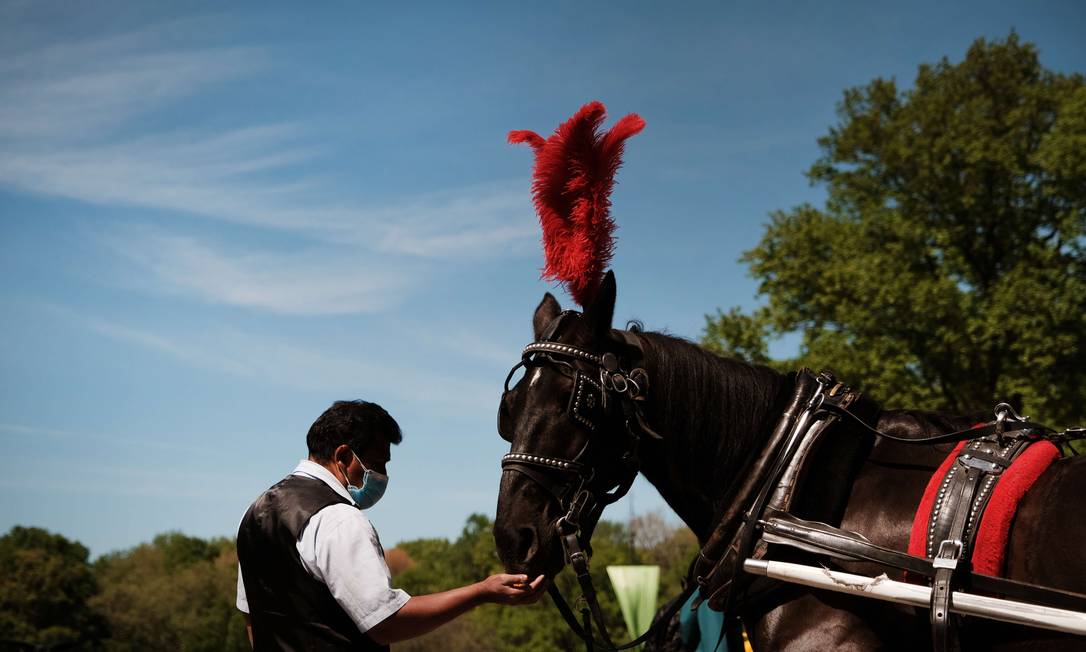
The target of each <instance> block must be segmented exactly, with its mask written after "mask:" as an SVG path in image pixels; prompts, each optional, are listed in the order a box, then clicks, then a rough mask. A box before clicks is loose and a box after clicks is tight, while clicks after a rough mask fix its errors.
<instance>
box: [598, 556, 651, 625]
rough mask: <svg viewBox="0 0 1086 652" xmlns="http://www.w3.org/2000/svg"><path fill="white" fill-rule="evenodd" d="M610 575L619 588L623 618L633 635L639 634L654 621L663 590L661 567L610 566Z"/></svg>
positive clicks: (617, 591) (608, 571)
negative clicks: (658, 596)
mask: <svg viewBox="0 0 1086 652" xmlns="http://www.w3.org/2000/svg"><path fill="white" fill-rule="evenodd" d="M607 576H608V577H610V578H611V585H612V586H614V587H615V596H616V597H617V598H618V606H619V607H620V608H621V609H622V618H623V620H625V621H626V627H627V628H628V629H629V630H630V636H631V637H634V636H638V635H640V634H641V633H642V632H644V631H645V630H646V629H648V628H649V625H651V624H652V617H653V616H654V615H655V614H656V595H657V594H658V593H659V591H660V567H659V566H608V567H607Z"/></svg>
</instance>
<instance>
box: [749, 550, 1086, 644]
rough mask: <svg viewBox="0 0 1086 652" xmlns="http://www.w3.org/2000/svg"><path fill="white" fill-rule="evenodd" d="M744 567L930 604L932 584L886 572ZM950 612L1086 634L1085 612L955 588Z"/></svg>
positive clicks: (761, 563)
mask: <svg viewBox="0 0 1086 652" xmlns="http://www.w3.org/2000/svg"><path fill="white" fill-rule="evenodd" d="M743 569H744V570H745V571H747V572H748V573H751V574H753V575H764V576H766V577H772V578H774V579H778V580H781V581H784V582H790V583H792V584H803V585H804V586H811V587H814V588H818V589H827V590H829V591H836V592H838V593H848V594H851V595H858V596H862V597H867V598H872V599H875V600H885V601H887V602H897V603H899V604H907V605H912V606H914V607H923V608H925V609H927V608H928V606H929V605H930V604H931V589H930V588H929V587H926V586H918V585H916V584H906V583H905V582H897V581H894V580H892V579H890V578H888V577H887V576H886V575H880V576H879V577H867V576H865V575H853V574H852V573H843V572H840V571H832V570H829V569H827V568H822V567H816V566H805V565H803V564H791V563H788V562H780V561H766V560H762V559H748V560H746V561H745V562H743ZM950 611H952V612H954V613H959V614H962V615H965V616H976V617H979V618H989V619H991V620H1001V621H1003V622H1008V623H1014V624H1017V625H1028V626H1031V627H1040V628H1042V629H1053V630H1056V631H1058V632H1066V633H1068V634H1079V635H1086V613H1082V612H1078V611H1069V610H1067V609H1057V608H1055V607H1043V606H1039V605H1035V604H1029V603H1027V602H1015V601H1013V600H1001V599H999V598H990V597H988V596H984V595H973V594H971V593H962V592H961V591H955V592H954V594H953V595H952V596H951V598H950Z"/></svg>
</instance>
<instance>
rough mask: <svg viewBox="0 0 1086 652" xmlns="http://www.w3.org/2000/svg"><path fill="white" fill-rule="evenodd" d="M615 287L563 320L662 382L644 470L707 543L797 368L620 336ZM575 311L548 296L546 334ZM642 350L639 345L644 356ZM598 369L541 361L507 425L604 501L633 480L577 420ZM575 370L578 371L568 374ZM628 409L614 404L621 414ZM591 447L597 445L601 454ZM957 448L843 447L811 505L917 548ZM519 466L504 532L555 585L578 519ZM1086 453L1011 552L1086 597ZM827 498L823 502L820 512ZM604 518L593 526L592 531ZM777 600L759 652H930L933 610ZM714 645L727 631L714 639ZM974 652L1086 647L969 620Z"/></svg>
mask: <svg viewBox="0 0 1086 652" xmlns="http://www.w3.org/2000/svg"><path fill="white" fill-rule="evenodd" d="M614 303H615V281H614V276H613V275H612V274H610V273H608V275H607V276H606V278H605V279H604V281H603V284H602V286H601V288H600V290H599V292H598V294H597V296H596V298H595V300H594V301H593V302H592V304H591V305H590V306H588V307H587V308H586V309H585V310H584V312H583V313H579V314H577V315H575V318H573V319H563V320H562V321H563V327H562V329H561V332H560V333H559V334H558V335H557V337H556V338H555V341H556V342H557V343H564V344H569V345H572V346H574V347H577V348H578V349H582V350H587V351H593V352H595V353H597V354H603V353H605V352H610V353H612V354H614V355H615V356H617V358H618V359H620V360H628V358H629V356H631V355H635V354H637V355H641V356H643V357H642V359H640V360H636V361H632V362H631V364H630V366H633V365H634V364H636V365H637V366H640V367H643V368H644V369H645V370H646V371H647V372H648V374H647V376H648V379H650V380H651V388H650V389H649V391H648V392H647V401H646V402H645V405H644V416H645V417H646V420H647V422H648V424H647V425H648V426H649V427H650V428H651V429H652V430H653V431H655V432H657V433H659V434H660V435H661V437H660V438H659V439H655V438H644V440H643V441H642V442H641V450H640V456H639V457H640V460H641V461H640V471H641V473H642V474H643V475H644V476H645V477H646V478H647V479H648V480H649V482H651V483H652V484H653V485H654V486H655V487H656V488H657V490H659V492H660V494H661V496H663V498H664V500H666V501H667V503H668V505H669V506H670V507H671V508H672V509H673V510H674V511H675V513H676V514H677V515H678V516H679V517H680V518H681V519H682V520H683V521H684V522H685V523H686V524H687V525H688V526H689V527H690V529H691V530H693V532H694V533H695V534H696V535H697V536H698V538H699V540H700V541H701V542H702V543H704V542H705V540H706V538H707V537H708V536H709V534H710V533H711V530H712V528H713V527H714V525H715V519H716V518H717V517H718V516H719V515H720V514H721V513H722V511H723V510H724V509H725V507H727V504H726V503H727V501H728V494H729V490H730V489H731V488H733V487H734V485H735V483H736V482H737V480H738V478H739V477H740V474H741V473H742V470H743V466H744V463H745V462H746V461H747V460H749V459H750V458H751V457H752V454H753V453H754V452H756V451H758V450H759V447H762V446H764V442H765V441H766V439H767V438H768V437H769V435H770V433H771V431H772V429H773V427H774V425H775V424H776V422H777V420H778V418H779V417H780V414H781V411H782V408H783V403H784V402H785V401H787V400H788V398H789V397H790V396H791V395H792V389H793V385H794V383H795V375H794V374H780V373H777V372H776V371H773V370H772V369H769V368H767V367H763V366H757V365H750V364H746V363H743V362H740V361H737V360H732V359H727V358H722V357H718V356H715V355H713V354H710V353H708V352H706V351H705V350H703V349H701V348H699V347H698V346H696V345H694V344H691V343H690V342H687V341H684V340H681V339H677V338H674V337H670V336H668V335H664V334H660V333H653V332H641V331H640V330H635V331H634V332H630V331H622V332H620V331H616V330H613V329H612V327H611V321H612V317H613V312H614ZM560 314H561V308H560V307H559V305H558V302H557V301H556V300H555V299H554V297H553V296H551V295H550V294H549V293H548V294H546V295H545V296H544V297H543V300H542V302H541V303H540V304H539V306H538V308H536V311H535V316H534V318H533V327H534V331H535V338H536V339H537V340H539V339H541V338H542V337H543V336H544V334H545V332H546V331H547V330H548V328H551V327H553V324H554V323H555V321H556V320H558V319H559V315H560ZM631 341H633V342H635V343H636V345H637V347H636V349H640V351H636V349H635V348H632V347H631ZM589 366H590V365H588V364H586V363H584V362H579V361H573V362H571V363H568V364H564V365H551V364H546V365H539V366H534V367H529V368H528V370H527V372H526V375H525V376H524V377H523V378H522V379H521V380H520V381H519V382H518V383H517V384H516V385H515V386H514V387H513V388H511V390H510V391H508V392H507V393H506V394H505V396H503V399H502V404H501V407H500V410H499V429H500V430H501V429H504V430H505V431H507V432H504V433H503V434H505V435H506V436H507V437H508V438H509V439H510V440H511V442H512V447H511V453H524V454H531V455H536V456H544V457H546V458H554V459H566V460H569V459H572V458H574V457H575V456H577V455H578V453H582V456H581V461H582V462H584V463H585V464H587V465H589V466H591V467H592V468H594V469H595V474H594V475H593V477H592V480H591V483H592V484H593V486H594V488H595V489H596V490H597V491H598V492H603V491H606V490H607V489H609V488H610V487H613V486H615V485H616V484H619V483H621V482H622V479H621V476H622V468H623V465H622V462H621V461H620V459H619V457H620V455H621V454H622V452H623V450H624V449H623V444H622V442H621V441H619V440H620V437H617V436H616V435H615V433H614V432H611V431H609V430H608V429H606V428H599V429H597V431H596V432H591V431H590V430H589V429H588V428H586V427H585V426H584V424H582V423H578V422H577V421H576V420H575V419H572V418H570V412H569V410H568V404H569V401H570V397H571V394H572V393H573V392H574V391H575V388H574V386H573V383H574V377H575V373H573V372H575V371H577V370H578V369H580V370H581V371H582V372H584V373H585V374H586V375H587V374H588V373H590V372H592V369H589ZM563 367H565V368H563ZM611 409H612V410H613V409H614V406H613V405H612V406H611ZM975 422H976V417H975V415H974V416H950V415H943V414H938V413H934V412H925V411H918V410H886V411H883V412H881V413H880V414H879V415H878V418H877V427H878V429H879V430H881V431H882V432H885V433H888V434H891V435H897V436H901V437H909V438H920V437H925V436H932V435H937V434H941V433H946V432H951V431H955V430H960V429H963V428H967V427H969V426H970V425H972V424H973V423H975ZM586 444H587V446H586ZM951 446H952V445H916V444H902V443H898V442H894V441H892V440H889V439H885V438H872V439H871V441H870V442H869V444H868V446H867V447H866V449H865V450H864V454H863V457H862V459H860V460H859V463H858V465H857V468H853V469H851V470H845V469H842V468H841V465H840V464H835V463H834V456H833V447H832V446H830V447H827V448H828V451H827V454H825V455H823V456H821V461H820V462H818V463H817V464H816V468H815V469H814V470H813V471H812V472H811V475H810V476H809V478H808V480H807V481H806V483H805V487H806V488H805V489H804V500H805V501H807V503H809V506H812V507H814V508H815V511H816V512H817V511H818V509H817V508H818V507H820V506H821V507H823V508H825V510H824V511H826V512H827V513H836V514H837V518H836V520H837V522H838V523H839V524H840V527H842V528H844V529H847V530H852V531H856V532H860V533H862V534H863V535H864V536H866V537H867V538H868V539H869V540H870V541H871V542H873V543H875V544H879V545H882V546H885V547H888V548H893V549H896V550H901V551H904V550H905V549H906V548H907V545H908V539H909V533H910V528H911V524H912V520H913V516H914V514H915V511H916V508H917V505H918V503H919V502H920V499H921V496H922V494H923V492H924V488H925V486H926V484H927V482H928V480H929V479H930V478H931V475H932V473H933V472H934V470H935V469H936V468H937V467H938V466H939V463H940V462H941V461H942V460H943V459H944V458H945V457H946V455H947V453H948V452H949V450H950V448H951ZM542 475H545V474H536V475H535V477H534V478H533V477H532V475H531V474H530V473H528V474H526V473H519V472H515V469H511V468H507V469H506V471H505V472H504V473H503V474H502V480H501V487H500V493H499V496H498V511H497V519H496V521H495V524H494V536H495V540H496V542H497V547H498V553H499V556H500V557H501V559H502V561H503V563H504V564H505V565H506V567H507V568H508V569H509V571H510V572H517V573H520V572H524V573H527V574H528V575H530V576H535V575H536V574H539V573H543V574H546V575H547V576H549V577H553V576H554V575H556V574H557V573H558V572H559V571H561V570H562V568H563V550H562V546H561V542H560V536H559V534H558V530H557V528H556V522H557V521H558V520H559V519H560V518H561V517H562V516H563V514H564V510H563V508H562V506H561V505H560V504H559V502H558V500H557V499H556V497H555V493H554V491H553V487H548V480H547V479H546V478H544V477H542ZM1083 496H1086V456H1082V457H1069V458H1064V459H1061V460H1059V461H1057V462H1056V463H1055V464H1054V465H1053V466H1052V467H1050V468H1049V470H1048V471H1047V472H1046V473H1045V475H1044V476H1043V477H1042V478H1041V479H1040V480H1039V481H1038V482H1037V483H1036V484H1035V485H1034V486H1033V488H1032V489H1031V490H1030V491H1029V492H1028V493H1027V494H1026V496H1025V498H1024V499H1023V500H1022V502H1021V504H1020V506H1019V510H1018V514H1017V516H1016V520H1015V522H1014V526H1013V528H1012V533H1011V536H1010V540H1009V544H1008V548H1007V553H1006V576H1007V577H1009V578H1012V579H1017V580H1022V581H1026V582H1031V583H1034V584H1040V585H1044V586H1049V587H1053V588H1060V589H1064V590H1070V591H1075V592H1080V593H1081V592H1086V549H1084V544H1086V514H1084V513H1083V511H1082V504H1083V503H1082V500H1083ZM819 503H823V504H822V505H819ZM600 511H602V510H596V511H594V512H592V513H590V514H589V515H588V516H587V517H586V518H584V519H582V522H581V523H580V526H581V530H582V533H583V534H584V535H585V536H590V535H591V530H592V528H593V527H594V526H595V524H596V522H597V521H598V519H599V516H600ZM842 566H843V567H844V568H845V569H846V570H848V571H850V572H855V573H862V574H866V575H876V574H878V573H879V572H881V569H877V567H875V566H868V565H865V564H862V563H845V564H842ZM785 595H786V597H784V598H781V599H779V600H778V601H777V602H776V603H773V604H768V605H763V606H761V607H759V608H757V609H753V610H751V609H748V610H746V611H744V612H742V613H741V617H742V619H743V622H744V625H745V627H746V629H747V631H748V633H749V635H750V638H751V641H752V644H753V646H754V648H755V649H756V650H873V649H908V650H917V649H928V648H930V646H931V640H930V628H929V625H928V615H927V612H926V610H919V609H914V608H912V607H904V606H900V605H894V604H890V603H886V602H879V601H875V600H869V599H863V598H857V597H852V596H848V595H844V594H839V593H831V592H827V591H820V590H815V589H799V590H796V591H794V592H792V593H790V594H785ZM714 635H715V634H714ZM961 640H962V644H963V646H964V647H965V648H966V649H985V650H987V649H993V650H1027V649H1028V650H1031V651H1037V650H1071V649H1077V650H1083V649H1086V642H1084V641H1083V640H1082V639H1081V638H1075V637H1070V636H1066V635H1063V634H1059V633H1055V632H1050V631H1046V630H1040V629H1032V628H1027V627H1022V626H1014V625H1008V624H1003V623H998V622H996V621H989V620H980V619H972V618H970V619H966V620H965V622H964V624H963V628H962V630H961Z"/></svg>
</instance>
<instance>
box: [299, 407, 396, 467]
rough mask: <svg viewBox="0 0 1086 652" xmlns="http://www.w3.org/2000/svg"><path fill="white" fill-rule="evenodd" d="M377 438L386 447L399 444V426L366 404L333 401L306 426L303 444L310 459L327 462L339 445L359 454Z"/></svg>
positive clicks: (383, 412)
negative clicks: (387, 443) (384, 442)
mask: <svg viewBox="0 0 1086 652" xmlns="http://www.w3.org/2000/svg"><path fill="white" fill-rule="evenodd" d="M377 437H381V438H383V439H387V440H388V442H389V443H390V444H399V443H400V442H401V441H403V433H401V432H400V425H399V424H398V423H396V420H395V419H393V418H392V417H391V416H390V415H389V413H388V412H385V409H384V408H383V407H381V406H380V405H377V404H376V403H370V402H368V401H336V402H335V403H333V404H332V407H330V408H328V409H327V410H325V411H324V414H322V415H320V416H319V417H317V420H316V421H314V422H313V425H312V426H310V427H309V434H308V435H306V437H305V442H306V444H308V445H309V454H310V455H311V456H312V457H313V459H315V460H317V461H318V462H327V461H328V460H330V459H332V454H333V453H335V451H336V448H338V447H339V445H340V444H347V445H348V446H350V447H351V450H353V451H354V452H355V454H356V455H359V454H362V451H364V450H366V449H367V448H368V447H369V446H370V445H371V444H372V443H373V442H374V439H375V438H377Z"/></svg>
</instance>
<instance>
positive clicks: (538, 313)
mask: <svg viewBox="0 0 1086 652" xmlns="http://www.w3.org/2000/svg"><path fill="white" fill-rule="evenodd" d="M561 312H562V306H560V305H558V300H557V299H555V298H554V296H553V295H551V293H550V292H548V293H546V294H544V295H543V300H542V301H540V302H539V305H538V306H536V309H535V315H534V316H533V317H532V329H533V330H534V331H535V339H537V340H538V339H539V338H540V337H542V336H543V331H545V330H547V326H549V325H550V323H551V322H552V321H554V318H555V317H557V316H558V315H559V313H561Z"/></svg>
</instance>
